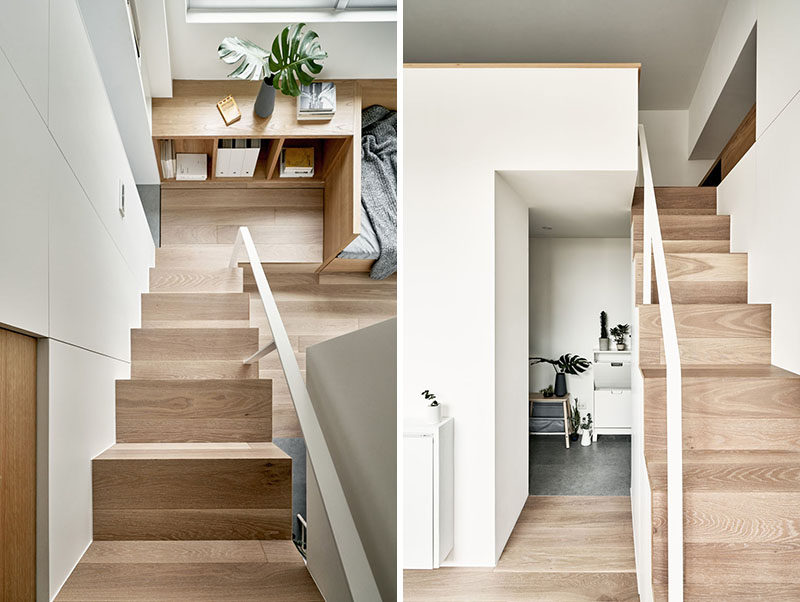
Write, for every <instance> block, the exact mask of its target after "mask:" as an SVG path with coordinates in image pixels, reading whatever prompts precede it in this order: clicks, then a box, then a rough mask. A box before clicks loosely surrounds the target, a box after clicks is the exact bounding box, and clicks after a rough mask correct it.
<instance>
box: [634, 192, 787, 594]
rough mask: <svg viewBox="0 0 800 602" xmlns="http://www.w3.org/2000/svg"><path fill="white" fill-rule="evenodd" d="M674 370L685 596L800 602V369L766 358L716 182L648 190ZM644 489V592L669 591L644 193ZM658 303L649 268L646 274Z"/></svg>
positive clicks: (638, 227)
mask: <svg viewBox="0 0 800 602" xmlns="http://www.w3.org/2000/svg"><path fill="white" fill-rule="evenodd" d="M656 202H657V205H658V212H659V220H660V223H661V233H662V237H663V239H664V249H665V255H666V261H667V272H668V275H669V281H670V291H671V292H672V300H673V308H674V314H675V324H676V329H677V334H678V346H679V350H680V356H681V365H682V376H683V379H682V396H683V486H684V496H683V497H684V502H683V503H684V597H685V599H686V600H756V599H770V600H798V599H800V571H798V570H797V567H798V566H800V376H798V375H797V374H793V373H791V372H787V371H786V370H782V369H780V368H777V367H776V366H773V365H771V361H770V360H771V307H770V306H769V305H759V304H749V303H747V256H746V254H737V253H730V252H729V244H730V243H729V221H728V220H729V218H728V217H727V216H717V215H715V213H716V189H714V188H677V187H676V188H673V187H670V188H656ZM632 220H633V228H634V241H635V242H634V253H635V258H634V259H635V270H636V295H637V296H636V303H637V305H639V324H638V333H639V364H640V367H641V371H642V375H643V377H644V433H645V437H644V445H645V459H646V462H647V469H648V474H649V477H650V484H651V488H652V492H653V496H652V520H653V523H652V528H653V531H652V533H653V540H652V541H653V556H652V562H653V564H652V566H653V591H654V594H655V598H656V600H666V599H667V593H668V591H667V505H666V504H667V478H666V474H667V469H666V459H667V455H666V371H665V360H664V349H663V342H662V339H661V320H660V316H659V313H658V305H650V306H647V305H640V304H641V300H642V292H641V291H642V281H643V277H644V276H643V273H642V250H643V245H642V190H641V189H637V191H636V194H635V195H634V201H633V205H632ZM651 278H652V287H653V301H654V303H657V292H656V287H655V275H654V274H653V275H651Z"/></svg>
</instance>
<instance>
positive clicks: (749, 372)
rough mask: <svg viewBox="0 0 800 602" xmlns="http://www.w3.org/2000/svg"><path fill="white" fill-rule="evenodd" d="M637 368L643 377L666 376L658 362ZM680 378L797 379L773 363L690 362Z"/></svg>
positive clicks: (663, 367) (797, 376)
mask: <svg viewBox="0 0 800 602" xmlns="http://www.w3.org/2000/svg"><path fill="white" fill-rule="evenodd" d="M639 370H640V371H641V373H642V376H644V378H666V374H667V373H666V366H664V365H660V364H640V365H639ZM681 377H682V378H709V377H719V378H725V379H729V378H770V379H788V380H798V379H800V374H795V373H794V372H790V371H788V370H784V369H783V368H779V367H778V366H775V365H773V364H690V365H683V366H681Z"/></svg>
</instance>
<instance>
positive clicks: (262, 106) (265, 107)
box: [253, 76, 275, 119]
mask: <svg viewBox="0 0 800 602" xmlns="http://www.w3.org/2000/svg"><path fill="white" fill-rule="evenodd" d="M253 110H254V111H255V113H256V115H258V116H259V117H263V118H264V119H266V118H267V117H269V116H270V115H272V111H274V110H275V88H273V87H272V76H269V77H267V78H265V79H264V81H263V82H261V88H260V89H259V91H258V96H257V97H256V102H255V104H254V105H253Z"/></svg>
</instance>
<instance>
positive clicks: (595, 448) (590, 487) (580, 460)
mask: <svg viewBox="0 0 800 602" xmlns="http://www.w3.org/2000/svg"><path fill="white" fill-rule="evenodd" d="M529 450H530V451H529V454H530V459H529V465H528V482H529V488H528V490H529V493H530V494H531V495H630V488H631V438H630V437H629V436H627V435H600V436H599V437H598V438H597V441H595V442H594V443H592V445H590V446H589V447H581V444H580V441H571V442H570V446H569V449H567V448H566V447H564V437H558V436H553V435H531V436H530V447H529Z"/></svg>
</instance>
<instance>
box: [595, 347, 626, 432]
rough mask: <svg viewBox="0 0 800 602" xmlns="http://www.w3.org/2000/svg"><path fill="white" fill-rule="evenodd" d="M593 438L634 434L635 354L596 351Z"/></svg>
mask: <svg viewBox="0 0 800 602" xmlns="http://www.w3.org/2000/svg"><path fill="white" fill-rule="evenodd" d="M593 374H594V396H593V399H592V420H593V422H594V424H593V433H592V438H593V439H594V440H595V441H596V440H597V436H598V435H630V433H631V414H632V406H631V352H630V351H598V350H595V352H594V370H593Z"/></svg>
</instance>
